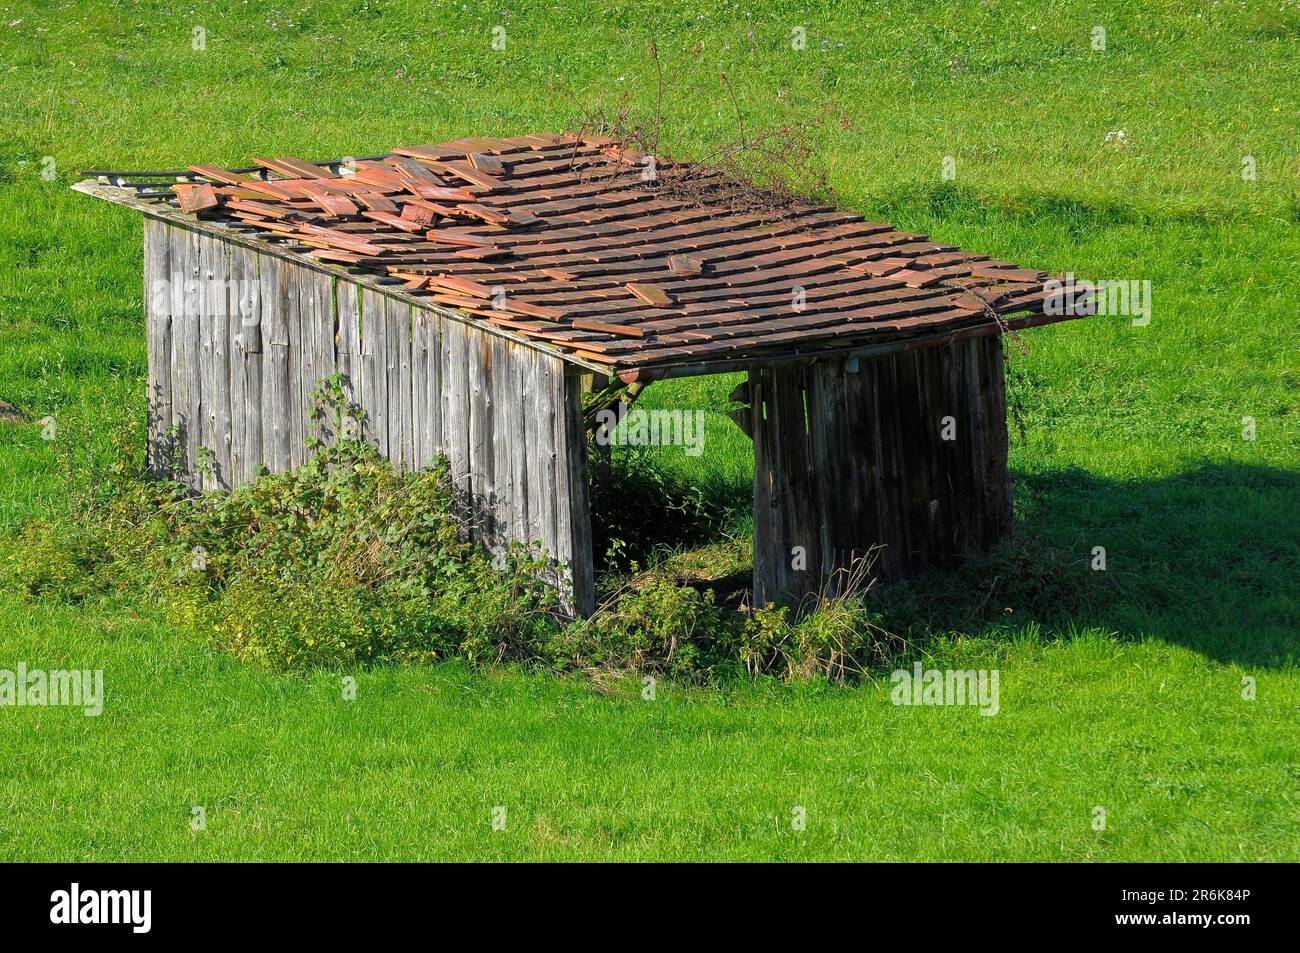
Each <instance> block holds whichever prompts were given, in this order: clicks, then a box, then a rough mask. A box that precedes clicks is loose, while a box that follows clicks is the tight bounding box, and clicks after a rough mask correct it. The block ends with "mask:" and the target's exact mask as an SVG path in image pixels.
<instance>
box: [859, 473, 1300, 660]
mask: <svg viewBox="0 0 1300 953" xmlns="http://www.w3.org/2000/svg"><path fill="white" fill-rule="evenodd" d="M1014 487H1015V498H1016V511H1017V512H1016V530H1015V537H1014V539H1013V540H1012V541H1011V542H1010V543H1009V544H1007V545H1006V546H1004V547H1002V548H1001V549H1000V550H999V551H998V552H996V553H993V554H990V555H989V556H986V557H980V558H977V559H973V560H971V561H970V562H969V563H968V564H967V565H966V566H964V567H963V568H962V569H960V570H958V571H956V572H953V573H949V574H944V575H934V576H930V577H927V578H924V579H919V580H915V581H913V582H909V583H907V584H905V585H901V586H898V587H895V588H894V589H892V590H890V591H888V592H883V593H881V594H880V596H879V603H880V608H881V611H882V612H883V614H884V616H885V624H886V625H887V626H895V627H897V628H899V629H907V630H909V631H912V632H917V631H929V632H967V633H973V632H976V631H980V630H983V632H985V633H986V634H995V633H996V632H997V630H999V629H1000V628H1003V627H1011V628H1014V629H1016V630H1021V629H1023V628H1024V627H1025V626H1026V625H1028V624H1037V625H1038V626H1040V627H1041V628H1042V630H1043V631H1044V633H1045V634H1046V635H1048V636H1049V637H1050V636H1052V635H1058V636H1060V635H1065V634H1068V632H1070V631H1072V630H1078V629H1081V628H1099V629H1103V630H1105V631H1107V632H1113V633H1115V634H1117V635H1118V636H1119V637H1121V638H1127V639H1133V638H1141V637H1144V636H1151V637H1154V638H1158V639H1160V640H1162V641H1165V642H1169V643H1171V644H1176V645H1182V646H1185V647H1187V648H1190V649H1192V650H1194V651H1196V652H1200V653H1201V654H1203V655H1205V656H1206V657H1207V658H1210V659H1214V660H1216V661H1221V662H1237V663H1240V664H1242V665H1251V666H1266V667H1277V666H1282V665H1285V664H1287V663H1288V662H1292V663H1293V662H1294V661H1295V660H1296V659H1297V658H1298V657H1300V652H1297V644H1298V641H1300V591H1298V589H1297V579H1300V507H1298V506H1297V505H1296V501H1297V500H1300V474H1297V473H1293V472H1289V471H1285V470H1278V469H1274V468H1269V467H1258V466H1249V465H1242V464H1231V463H1223V464H1209V465H1204V466H1201V467H1198V468H1196V469H1194V470H1190V471H1188V472H1186V473H1181V474H1178V475H1177V476H1173V477H1169V478H1165V479H1158V480H1131V481H1114V480H1106V479H1101V478H1098V477H1094V476H1092V475H1090V474H1088V473H1086V472H1084V471H1082V470H1062V471H1053V472H1048V473H1034V474H1018V475H1015V476H1014ZM1096 547H1102V548H1103V549H1104V551H1105V552H1104V555H1105V567H1106V568H1105V571H1097V570H1095V569H1094V568H1093V564H1094V561H1095V559H1096V553H1095V548H1096Z"/></svg>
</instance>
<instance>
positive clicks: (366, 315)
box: [361, 288, 389, 457]
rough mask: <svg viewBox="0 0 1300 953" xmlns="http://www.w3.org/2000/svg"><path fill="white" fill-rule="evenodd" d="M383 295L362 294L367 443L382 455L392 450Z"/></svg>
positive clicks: (363, 404)
mask: <svg viewBox="0 0 1300 953" xmlns="http://www.w3.org/2000/svg"><path fill="white" fill-rule="evenodd" d="M387 300H388V299H387V298H385V297H384V296H383V295H382V294H379V293H378V292H376V291H371V290H370V289H368V288H363V289H362V290H361V377H362V392H361V406H362V407H363V408H364V409H365V411H366V428H365V435H366V439H367V440H368V441H370V442H371V443H373V444H374V445H375V447H376V448H377V449H378V450H379V452H380V453H381V454H383V455H384V456H385V457H387V456H389V446H388V316H387V314H386V302H387Z"/></svg>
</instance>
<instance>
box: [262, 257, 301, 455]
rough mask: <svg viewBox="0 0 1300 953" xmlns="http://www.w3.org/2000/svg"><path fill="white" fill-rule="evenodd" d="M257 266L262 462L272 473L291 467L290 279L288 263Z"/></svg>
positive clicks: (271, 261) (270, 260) (274, 261)
mask: <svg viewBox="0 0 1300 953" xmlns="http://www.w3.org/2000/svg"><path fill="white" fill-rule="evenodd" d="M258 267H259V269H260V274H261V279H262V281H261V287H262V290H263V294H264V295H265V297H264V298H263V302H262V462H263V463H264V464H265V465H266V467H267V469H268V470H270V471H271V472H272V473H283V472H285V471H286V470H288V469H289V466H290V444H291V442H292V439H293V438H292V433H291V428H290V422H289V394H290V389H289V349H290V348H289V346H290V340H289V322H288V312H289V297H290V290H289V278H288V275H287V274H286V273H285V272H286V270H287V268H288V265H287V263H285V262H283V261H281V260H280V259H276V258H263V259H262V260H261V261H260V262H259V264H258Z"/></svg>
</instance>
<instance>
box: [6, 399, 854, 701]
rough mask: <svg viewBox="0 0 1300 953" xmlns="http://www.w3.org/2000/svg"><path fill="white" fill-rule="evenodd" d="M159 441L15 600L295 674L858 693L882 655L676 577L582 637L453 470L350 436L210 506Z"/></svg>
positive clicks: (131, 435) (641, 589) (64, 528)
mask: <svg viewBox="0 0 1300 953" xmlns="http://www.w3.org/2000/svg"><path fill="white" fill-rule="evenodd" d="M317 396H318V399H319V401H320V406H321V414H322V416H323V418H324V421H325V426H324V428H323V429H324V430H325V432H326V433H329V434H333V435H341V434H343V433H344V432H345V428H344V427H343V426H342V424H343V420H344V418H345V417H346V416H355V415H356V414H357V413H358V410H357V408H355V407H349V406H347V405H346V401H344V398H343V391H342V387H341V384H340V381H339V380H338V379H337V378H336V379H331V380H330V381H327V382H326V383H325V384H324V385H323V387H322V390H321V392H320V393H319V394H318V395H317ZM142 430H143V428H142V427H140V426H139V422H138V421H134V422H132V423H131V424H130V425H129V426H127V427H124V428H123V429H122V431H121V433H120V435H119V439H118V440H117V441H115V442H116V454H115V456H114V457H113V459H112V460H111V462H109V463H108V464H107V465H105V466H102V468H101V469H98V470H90V471H88V470H86V469H85V468H86V467H87V466H88V464H87V463H85V462H84V461H80V462H70V463H69V466H70V467H71V468H72V470H73V471H74V472H73V474H72V479H71V481H70V482H71V483H72V484H73V485H75V486H76V487H78V488H79V489H78V491H77V492H76V495H75V502H74V505H73V506H72V508H71V511H70V512H69V514H68V515H67V516H66V517H64V518H63V519H61V520H49V521H46V522H42V523H33V524H31V525H29V526H28V527H27V528H26V530H25V531H24V532H23V533H22V534H21V536H20V538H19V539H17V540H16V541H14V542H15V543H16V545H12V546H7V547H4V548H3V553H4V555H3V557H2V558H0V584H3V585H5V586H6V587H10V588H16V589H18V590H19V591H21V592H24V593H26V594H27V595H29V596H31V597H41V598H53V599H60V600H63V601H67V602H74V603H81V602H86V601H89V600H94V599H112V598H117V597H125V598H129V599H131V600H132V601H133V602H137V603H138V602H152V603H153V604H156V605H158V606H159V607H160V608H161V611H162V612H163V613H164V614H165V615H166V616H167V617H168V618H169V619H171V620H172V621H174V622H175V623H177V624H179V625H181V626H184V627H186V628H189V629H193V630H196V631H198V632H201V633H204V634H206V635H207V636H209V637H211V638H213V639H215V640H216V641H217V642H219V643H220V644H221V645H222V646H224V647H226V648H227V649H229V650H230V651H231V652H233V653H234V654H235V655H236V656H238V657H239V658H242V659H247V660H249V661H252V662H256V663H258V664H262V665H267V666H270V667H273V668H277V669H303V668H313V667H319V668H331V669H339V668H353V667H356V666H364V665H375V664H405V663H419V662H429V661H437V660H442V659H450V658H462V659H466V660H468V661H470V662H472V663H473V664H476V665H483V666H490V665H495V664H498V663H501V662H515V663H522V664H525V665H533V666H546V667H550V668H552V669H556V670H561V671H564V670H579V671H598V670H603V671H615V672H648V673H654V674H659V675H666V676H671V677H674V678H678V679H682V680H686V681H706V680H710V679H713V678H716V677H718V676H719V675H720V674H722V673H730V672H733V671H746V672H748V673H750V674H751V675H769V676H775V677H779V678H785V679H792V678H801V679H807V678H829V679H835V680H843V679H845V678H847V677H849V676H850V675H851V674H852V673H854V672H856V671H857V670H858V669H860V668H861V667H862V666H864V665H866V664H870V663H871V662H872V660H873V659H874V658H876V657H877V656H878V655H879V651H878V650H879V645H878V644H877V643H876V642H874V641H873V638H874V636H873V635H872V633H873V632H874V631H875V630H874V629H873V625H874V620H873V618H872V617H871V616H870V615H869V613H867V611H866V609H865V607H864V605H863V603H862V601H861V600H860V599H858V598H856V597H841V598H839V599H835V600H823V601H822V602H820V603H818V604H817V605H816V606H815V607H814V608H813V611H812V612H811V613H809V614H807V615H805V616H804V617H803V619H802V620H801V621H798V622H795V621H794V620H793V619H792V618H790V616H789V614H788V612H787V610H785V609H783V608H782V609H768V610H760V611H757V612H754V613H752V614H750V615H746V614H745V613H742V612H740V611H737V610H736V609H734V608H731V607H728V606H723V605H719V604H718V603H717V602H716V600H715V597H714V594H713V592H712V591H710V590H705V591H701V590H700V589H698V588H696V587H695V586H692V585H689V584H684V577H682V576H680V575H675V574H672V573H668V574H667V575H655V574H653V573H650V574H647V578H642V579H640V580H639V581H638V584H636V585H635V586H632V585H629V586H627V587H626V588H625V589H624V590H621V591H619V592H617V593H613V594H607V598H606V599H605V604H604V605H603V606H602V608H601V609H600V610H599V611H598V612H597V613H596V614H595V615H594V616H593V617H592V618H591V619H587V620H580V621H576V622H570V621H567V620H565V619H564V618H563V617H562V615H561V613H560V611H559V605H558V598H557V595H556V593H555V591H554V589H553V588H552V587H551V586H549V585H547V580H548V578H550V577H551V573H552V569H551V567H550V566H548V564H547V562H546V561H545V560H544V559H542V558H540V557H539V556H537V555H535V554H533V553H531V552H529V551H528V550H527V549H526V548H525V547H522V546H518V545H516V546H514V547H513V548H512V549H511V550H510V551H508V552H506V553H502V554H498V555H497V556H496V557H493V555H492V554H490V553H488V552H486V551H485V550H484V549H482V548H481V547H478V546H476V545H473V544H471V543H470V542H469V537H468V533H467V531H466V528H465V525H464V522H463V520H462V519H461V518H460V515H459V510H460V508H459V504H458V500H457V496H456V493H455V491H454V489H453V487H452V485H451V481H450V479H449V478H448V473H447V469H446V465H445V462H442V461H440V462H439V463H437V464H435V465H434V466H432V467H430V468H428V469H425V470H421V471H419V472H415V473H398V472H396V471H395V470H394V469H393V468H392V467H391V466H390V465H389V464H388V463H387V462H386V461H384V460H382V459H380V458H379V456H378V454H377V453H376V451H375V450H373V449H372V448H371V447H369V446H367V445H366V444H364V443H361V442H359V441H356V440H349V439H345V438H343V437H341V436H336V437H333V438H332V439H330V440H327V441H325V442H322V443H318V444H316V445H314V446H313V454H312V457H311V459H310V460H309V462H308V463H306V464H305V465H304V466H302V467H299V468H298V469H297V470H295V471H293V472H292V473H283V474H274V475H263V476H261V477H260V478H258V479H256V480H254V481H251V482H249V483H246V484H244V485H242V486H240V487H238V488H237V489H235V490H234V491H233V492H230V493H225V492H210V493H204V494H193V493H191V492H189V491H188V490H187V489H186V488H185V487H183V486H181V485H180V484H178V483H176V482H173V481H170V480H160V479H154V478H151V477H150V476H149V475H148V474H147V473H146V471H145V467H144V464H143V459H142V454H141V452H140V447H141V445H142V440H141V436H142ZM69 452H70V453H71V452H72V451H69ZM629 459H631V458H629ZM65 462H68V461H65ZM625 462H626V461H625ZM77 467H81V469H80V470H77ZM643 474H644V471H643ZM651 482H652V483H654V482H655V480H654V479H652V480H651ZM655 485H657V486H659V487H660V488H661V489H662V488H663V487H664V486H665V485H664V484H662V483H656V484H655ZM611 492H612V491H611ZM649 497H650V494H648V493H647V494H645V498H646V500H648V499H649ZM692 499H693V498H692V497H691V495H690V494H689V493H688V492H682V493H679V494H677V500H678V504H677V505H679V511H678V515H679V516H681V517H682V519H683V520H685V522H686V523H690V524H696V523H697V521H703V522H705V523H708V522H709V521H710V520H712V519H714V518H715V517H716V516H717V514H712V515H710V513H709V511H708V507H707V506H706V505H705V504H704V503H703V502H702V501H700V500H699V499H695V502H694V503H692V502H691V500H692ZM646 505H647V507H648V503H647V504H646ZM649 513H650V510H649V509H648V508H646V509H645V518H646V520H647V521H650V517H649V515H648V514H649ZM679 528H680V527H679ZM612 581H613V577H612V576H611V577H607V579H606V582H607V583H608V582H612ZM696 581H697V583H698V582H699V580H696Z"/></svg>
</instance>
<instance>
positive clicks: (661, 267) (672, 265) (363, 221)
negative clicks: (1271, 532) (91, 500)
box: [119, 135, 1055, 371]
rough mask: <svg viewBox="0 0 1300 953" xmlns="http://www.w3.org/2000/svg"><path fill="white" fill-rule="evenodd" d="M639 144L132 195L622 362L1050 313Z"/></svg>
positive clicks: (900, 239) (855, 227)
mask: <svg viewBox="0 0 1300 953" xmlns="http://www.w3.org/2000/svg"><path fill="white" fill-rule="evenodd" d="M645 160H646V157H645V156H643V155H642V154H640V153H637V152H633V151H630V150H627V149H624V148H621V147H620V146H619V145H618V144H617V143H614V142H612V141H611V140H608V139H603V138H600V137H591V136H587V137H578V136H557V135H530V136H520V137H515V138H508V139H497V138H477V139H462V140H457V141H455V142H448V143H443V144H442V145H436V146H412V147H409V148H400V149H394V150H393V152H392V154H390V155H385V156H378V157H372V158H370V159H364V160H338V161H336V162H332V163H325V164H312V163H308V162H304V161H302V160H300V159H294V158H271V159H263V158H254V159H253V160H252V161H253V162H254V163H255V165H254V166H252V167H250V168H249V169H245V170H233V171H232V170H226V169H221V168H218V167H215V166H210V165H194V166H190V167H189V170H188V171H187V172H185V173H170V175H175V176H177V179H178V180H177V181H176V184H174V185H173V184H171V183H170V182H169V183H166V184H165V188H159V189H157V190H156V191H153V192H143V191H142V192H140V193H138V194H142V195H152V196H153V197H154V198H156V199H157V200H159V201H167V202H171V203H173V204H174V205H176V206H177V207H178V208H179V209H180V210H181V211H182V212H184V213H187V214H193V215H197V216H198V217H200V218H204V219H213V218H215V219H225V220H227V221H231V222H232V223H242V226H243V227H252V228H255V229H258V230H262V231H263V232H265V233H267V235H268V237H275V236H279V237H281V238H283V239H284V240H285V241H286V242H288V243H290V244H291V245H296V246H298V247H299V249H300V250H302V251H305V253H306V254H308V255H309V256H311V257H313V258H317V259H320V260H322V261H327V262H331V263H335V264H339V265H343V266H345V267H348V268H356V269H361V270H364V271H369V272H375V273H379V274H387V275H391V276H394V277H396V278H399V279H401V280H402V281H404V282H405V283H406V288H407V289H408V290H409V291H411V292H412V293H415V294H417V295H420V296H427V298H428V299H429V300H430V301H432V302H435V303H437V304H439V305H442V306H445V307H451V308H455V309H458V310H460V311H463V312H465V313H467V314H469V315H472V316H475V318H476V319H477V320H481V321H484V322H488V323H491V324H494V325H499V326H502V327H505V328H509V329H510V330H511V331H513V332H514V333H515V334H518V335H522V336H524V337H526V338H531V339H535V340H538V341H540V342H544V343H545V344H548V345H550V346H552V347H554V348H558V349H559V350H561V351H562V352H563V353H567V354H573V355H575V356H577V357H579V358H581V359H582V360H584V361H586V362H590V363H596V364H599V365H602V366H606V367H610V368H612V369H614V370H619V371H624V370H632V369H639V368H655V367H661V366H665V365H677V364H693V365H699V364H712V363H721V362H734V361H737V360H745V359H750V358H753V359H763V358H777V357H782V356H787V355H788V356H797V355H804V354H809V353H814V352H818V351H824V350H826V349H835V350H841V349H851V348H853V347H860V346H864V345H867V344H872V343H876V342H887V341H895V340H898V339H907V340H918V339H922V338H933V337H934V336H935V335H947V334H949V333H954V332H955V333H962V332H964V331H967V330H970V329H975V328H982V329H984V330H988V329H989V326H990V325H999V324H1005V323H1006V322H1007V319H1009V318H1011V316H1015V315H1021V316H1022V317H1021V318H1019V319H1018V320H1015V321H1012V322H1011V324H1012V325H1013V326H1026V325H1029V324H1035V323H1044V322H1046V321H1048V320H1055V318H1051V317H1048V316H1046V315H1044V314H1043V313H1042V304H1043V300H1044V282H1043V279H1044V278H1045V277H1046V275H1045V274H1044V273H1043V272H1039V271H1036V270H1033V269H1024V268H1018V267H1016V266H1015V265H1012V264H1010V263H1008V262H1003V261H995V260H991V259H989V258H988V257H986V256H983V255H976V254H968V253H966V252H962V251H961V250H959V249H957V248H955V247H954V246H952V245H947V244H943V243H939V242H935V241H931V240H930V239H929V238H928V237H927V236H925V235H917V234H912V233H908V232H904V231H900V230H898V229H895V228H893V227H892V226H890V225H885V224H880V223H878V222H871V221H867V220H866V219H864V218H863V217H862V216H860V215H857V214H854V213H853V212H848V211H843V210H840V209H836V208H833V207H828V206H822V205H813V204H809V203H799V204H790V203H787V204H785V205H784V206H781V207H779V208H777V209H776V210H775V211H772V210H770V209H767V210H763V211H758V212H749V211H744V210H741V211H737V210H734V209H733V208H729V207H727V206H724V205H721V204H712V203H711V202H710V198H709V192H708V175H702V176H698V175H697V176H692V177H690V180H691V181H693V182H695V183H696V185H695V187H694V189H693V190H692V192H691V194H690V195H685V194H683V193H681V192H676V191H674V190H672V189H667V188H664V187H663V183H664V182H665V181H671V180H672V177H673V176H674V175H676V174H678V173H681V172H682V171H683V170H687V169H689V167H686V166H681V165H674V166H669V167H668V168H666V169H665V167H664V166H662V165H661V166H659V168H658V170H657V172H658V177H657V178H648V177H647V172H646V170H647V168H648V165H647V163H646V161H645ZM122 175H129V174H128V173H122ZM151 175H153V176H154V177H157V176H159V175H169V173H154V174H151ZM119 184H120V182H119Z"/></svg>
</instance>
